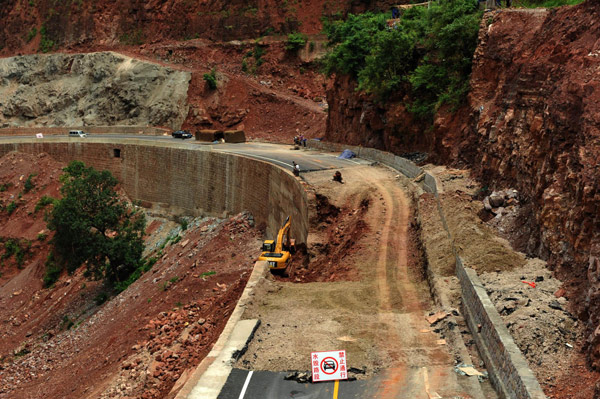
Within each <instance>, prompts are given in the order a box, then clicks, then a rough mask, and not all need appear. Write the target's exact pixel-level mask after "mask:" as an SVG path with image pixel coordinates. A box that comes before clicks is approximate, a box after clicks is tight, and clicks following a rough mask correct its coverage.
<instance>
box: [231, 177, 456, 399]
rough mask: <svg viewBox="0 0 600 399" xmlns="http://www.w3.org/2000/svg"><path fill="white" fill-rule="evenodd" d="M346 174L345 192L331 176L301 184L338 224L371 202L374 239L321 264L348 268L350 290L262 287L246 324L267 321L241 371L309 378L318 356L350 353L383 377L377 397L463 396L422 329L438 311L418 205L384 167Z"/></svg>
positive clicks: (434, 341)
mask: <svg viewBox="0 0 600 399" xmlns="http://www.w3.org/2000/svg"><path fill="white" fill-rule="evenodd" d="M342 173H343V175H344V180H345V181H346V184H344V185H339V184H338V183H334V182H332V181H331V174H332V172H330V171H326V172H315V173H310V174H305V175H304V176H303V178H304V179H305V180H306V181H307V182H308V183H310V184H311V185H312V186H313V187H314V188H315V190H316V191H317V192H318V193H320V194H322V195H325V196H326V197H328V198H329V201H330V202H331V203H332V204H333V205H335V206H337V207H339V208H340V209H341V212H340V214H341V215H344V214H345V211H347V212H348V213H349V214H357V213H358V212H359V209H360V206H361V204H364V203H365V201H368V204H369V205H368V209H367V211H366V212H365V214H364V215H363V217H362V221H364V223H365V226H366V228H365V232H366V231H369V234H362V235H360V236H359V239H358V240H357V241H356V242H354V243H353V245H352V246H351V248H350V249H349V250H347V251H345V252H344V254H343V255H341V256H340V258H338V259H330V261H331V263H332V264H331V265H329V264H327V265H322V266H323V270H324V273H327V270H331V268H333V269H335V263H339V264H341V265H344V266H346V267H349V268H350V270H349V272H348V274H347V275H346V278H345V280H346V281H335V282H326V283H323V282H319V283H307V284H291V283H289V282H282V281H276V280H274V279H273V278H272V277H269V278H267V279H266V280H264V281H263V283H262V284H261V286H259V289H258V291H257V292H256V295H255V299H254V301H253V305H252V306H251V307H250V308H249V309H248V311H247V312H246V317H258V318H260V319H261V320H262V327H261V328H260V329H259V330H258V332H257V335H256V337H255V338H254V340H253V342H252V343H251V345H250V347H249V350H248V352H247V353H246V355H245V356H244V357H243V358H242V359H241V360H240V361H239V364H238V366H241V367H247V368H251V369H255V370H256V369H259V370H260V369H268V370H308V369H309V365H308V360H309V354H310V352H311V351H317V350H333V349H346V351H347V352H348V359H349V366H350V367H356V368H365V369H366V374H367V376H372V375H374V374H376V373H377V374H378V373H379V372H383V374H382V375H383V384H381V387H380V393H379V395H378V397H381V398H388V397H389V398H397V397H411V398H428V397H429V395H433V397H436V396H435V395H434V394H433V393H434V392H437V393H438V394H440V395H443V396H444V397H447V396H457V395H462V396H465V394H468V392H466V391H465V388H464V387H462V386H461V382H463V381H464V380H461V381H458V378H461V379H462V378H464V377H457V375H456V374H455V373H454V372H453V371H452V367H453V366H454V363H453V356H452V355H451V350H450V349H449V348H447V347H446V345H444V344H440V342H438V340H439V339H440V337H439V336H438V335H437V334H435V333H434V332H433V331H432V330H431V328H430V327H429V323H427V321H426V320H425V316H427V315H428V313H429V312H431V311H434V310H435V309H434V308H433V305H432V303H431V301H430V298H429V291H428V287H427V284H426V282H424V281H423V279H422V277H421V270H420V263H419V256H418V254H417V251H416V250H415V247H414V245H413V238H412V237H411V234H410V232H409V225H410V218H411V204H410V201H409V199H408V198H407V195H406V194H405V193H404V191H403V189H402V185H401V183H400V181H399V180H398V179H397V178H396V177H395V173H392V172H391V171H390V170H388V169H385V168H382V167H373V166H360V167H355V168H349V169H345V170H342ZM365 182H366V183H365ZM334 223H339V224H340V225H342V222H341V221H339V220H338V221H337V222H334ZM334 231H335V228H334ZM337 234H338V235H342V236H343V235H344V232H343V231H342V232H340V231H338V232H337ZM320 239H328V237H327V236H326V235H322V236H321V237H320ZM329 239H330V241H332V242H333V241H334V240H333V239H332V237H329ZM342 242H343V240H342ZM318 259H321V258H318ZM315 263H316V264H315ZM321 263H324V262H321ZM320 266H321V264H319V263H318V262H313V263H312V264H311V268H319V267H320ZM353 271H354V273H353ZM348 279H352V280H355V281H348Z"/></svg>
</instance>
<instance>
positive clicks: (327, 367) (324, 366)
mask: <svg viewBox="0 0 600 399" xmlns="http://www.w3.org/2000/svg"><path fill="white" fill-rule="evenodd" d="M320 366H321V371H322V372H323V373H325V374H327V375H331V374H334V373H335V372H336V371H337V369H338V362H337V360H335V359H334V358H332V357H326V358H325V359H323V360H321V365H320Z"/></svg>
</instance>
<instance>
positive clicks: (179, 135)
mask: <svg viewBox="0 0 600 399" xmlns="http://www.w3.org/2000/svg"><path fill="white" fill-rule="evenodd" d="M171 136H173V137H174V138H176V139H191V138H192V137H194V136H192V134H191V133H190V132H188V131H187V130H176V131H174V132H173V133H172V134H171Z"/></svg>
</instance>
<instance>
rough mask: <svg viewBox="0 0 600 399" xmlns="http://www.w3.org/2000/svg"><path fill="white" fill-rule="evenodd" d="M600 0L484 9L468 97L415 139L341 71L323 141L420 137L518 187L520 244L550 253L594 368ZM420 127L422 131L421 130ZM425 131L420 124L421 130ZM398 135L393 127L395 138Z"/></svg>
mask: <svg viewBox="0 0 600 399" xmlns="http://www.w3.org/2000/svg"><path fill="white" fill-rule="evenodd" d="M598 21H600V2H597V1H587V2H585V3H583V4H581V5H579V6H575V7H565V8H561V9H558V10H550V11H546V10H510V11H500V12H496V13H490V14H486V15H485V16H484V18H483V21H482V28H481V31H480V42H479V46H478V49H477V52H476V57H475V61H474V65H473V73H472V78H471V87H472V91H471V94H470V95H469V98H468V104H467V105H465V106H464V107H463V108H461V109H459V110H458V111H457V112H455V113H454V114H450V113H449V112H445V111H442V112H439V113H438V115H437V118H436V120H435V124H434V128H433V129H432V130H430V131H429V133H422V134H421V136H424V135H427V136H428V137H426V138H423V137H421V138H420V139H418V140H416V141H413V140H414V138H415V137H416V134H417V133H416V132H414V126H413V125H412V121H411V119H410V118H406V119H405V115H403V114H402V113H400V112H398V110H401V109H402V106H401V105H399V102H398V101H396V102H394V103H388V104H384V105H379V106H375V105H374V104H375V103H373V102H372V101H370V100H369V99H368V98H364V97H361V96H360V95H359V94H356V93H354V92H353V89H354V87H353V86H352V84H351V83H349V82H348V81H347V80H346V79H345V78H338V79H337V84H336V85H335V88H332V89H330V91H329V95H328V101H329V104H330V121H329V122H328V125H327V127H328V131H327V138H328V139H330V140H333V141H345V140H348V141H349V142H352V143H353V144H364V145H373V146H376V147H378V148H383V149H387V150H391V151H394V152H396V153H402V152H408V151H413V150H415V149H417V150H419V149H422V148H423V146H424V145H425V146H426V147H427V148H428V150H429V151H430V152H431V153H432V154H433V155H434V157H436V158H437V159H438V160H441V161H444V162H447V163H450V164H459V165H463V166H469V167H471V168H472V169H473V170H474V171H475V174H476V175H477V176H479V178H480V179H481V181H482V182H483V183H484V184H485V185H488V186H490V187H507V186H510V187H515V188H517V189H518V190H519V192H520V193H521V195H522V196H523V197H524V200H525V201H526V202H528V207H529V206H530V208H531V210H532V211H531V214H530V215H529V221H528V222H527V223H526V224H528V228H530V229H531V231H532V234H531V235H530V237H529V240H528V242H524V243H522V246H521V248H519V249H521V250H523V251H526V252H528V253H530V254H532V255H537V256H540V257H542V258H544V259H548V260H549V262H550V265H551V267H552V268H554V269H555V271H556V273H557V274H558V275H559V276H560V277H561V278H562V279H563V280H564V281H565V282H566V287H565V288H566V290H567V294H566V295H568V296H569V297H570V298H571V299H574V300H575V301H573V302H575V303H576V307H577V308H576V309H575V311H576V312H577V313H578V315H579V317H580V318H581V319H582V320H584V321H586V322H587V325H588V327H589V329H588V331H589V333H590V335H589V350H590V351H589V353H590V359H591V363H592V364H593V366H594V367H595V368H600V169H599V168H600V72H599V71H600V24H598ZM419 129H421V127H419V128H418V130H419ZM421 131H422V130H421ZM396 136H400V137H398V138H396Z"/></svg>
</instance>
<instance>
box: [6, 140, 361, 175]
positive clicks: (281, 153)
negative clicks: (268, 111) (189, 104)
mask: <svg viewBox="0 0 600 399" xmlns="http://www.w3.org/2000/svg"><path fill="white" fill-rule="evenodd" d="M19 139H28V140H30V139H35V136H0V141H4V140H11V141H18V140H19ZM57 139H58V140H61V141H62V140H69V141H84V140H87V141H94V142H114V141H115V140H124V139H135V140H136V141H139V140H148V141H150V142H153V143H156V142H164V143H174V144H177V145H179V146H184V147H189V148H198V147H201V148H202V149H203V150H210V151H218V152H225V153H231V154H237V155H242V156H246V157H250V158H255V159H259V160H262V161H266V162H270V163H272V164H275V165H277V166H281V167H283V168H286V169H289V170H292V167H293V164H292V162H296V163H297V164H298V165H300V172H301V173H302V172H312V171H317V170H328V169H342V168H344V167H349V166H355V165H357V164H368V163H369V162H368V161H365V160H361V159H339V158H337V156H336V155H332V154H326V153H320V152H318V151H309V150H306V149H304V148H302V149H300V150H294V149H293V148H294V147H293V146H292V145H289V146H287V145H282V144H270V143H252V142H250V143H239V144H233V143H224V144H213V143H205V142H198V141H195V140H182V139H175V138H173V137H171V136H146V135H139V134H97V135H96V134H90V135H89V136H88V137H86V138H70V137H68V136H67V135H65V136H58V135H49V136H45V137H44V138H43V139H38V140H52V141H55V140H57Z"/></svg>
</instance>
